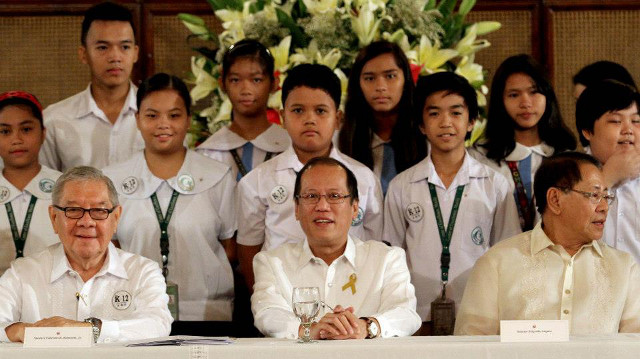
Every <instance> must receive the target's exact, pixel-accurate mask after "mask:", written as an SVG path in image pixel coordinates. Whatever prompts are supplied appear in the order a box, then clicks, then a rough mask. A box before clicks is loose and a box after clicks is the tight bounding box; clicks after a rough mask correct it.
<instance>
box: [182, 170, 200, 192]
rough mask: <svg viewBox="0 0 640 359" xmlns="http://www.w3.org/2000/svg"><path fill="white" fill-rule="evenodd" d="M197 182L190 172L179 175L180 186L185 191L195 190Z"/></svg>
mask: <svg viewBox="0 0 640 359" xmlns="http://www.w3.org/2000/svg"><path fill="white" fill-rule="evenodd" d="M195 186H196V183H195V182H194V181H193V177H191V175H188V174H183V175H180V176H179V177H178V187H180V189H181V190H183V191H187V192H189V191H193V188H194V187H195Z"/></svg>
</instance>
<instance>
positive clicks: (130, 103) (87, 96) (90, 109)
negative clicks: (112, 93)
mask: <svg viewBox="0 0 640 359" xmlns="http://www.w3.org/2000/svg"><path fill="white" fill-rule="evenodd" d="M137 91H138V88H137V87H136V86H135V85H134V84H133V82H131V81H129V92H128V93H127V99H126V100H125V102H124V106H123V108H122V110H121V111H120V113H124V112H126V111H133V112H137V111H138V105H137V103H136V93H137ZM89 114H94V115H95V116H97V117H101V116H104V112H103V111H102V110H101V109H100V108H99V107H98V104H97V103H96V100H95V99H94V98H93V95H92V94H91V83H89V86H87V88H86V89H85V90H84V91H82V92H81V101H80V102H79V103H78V107H77V108H76V115H77V116H76V117H77V118H83V117H86V116H88V115H89Z"/></svg>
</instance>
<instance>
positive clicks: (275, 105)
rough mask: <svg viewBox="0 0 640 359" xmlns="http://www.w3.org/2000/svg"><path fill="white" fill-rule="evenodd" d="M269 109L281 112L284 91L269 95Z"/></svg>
mask: <svg viewBox="0 0 640 359" xmlns="http://www.w3.org/2000/svg"><path fill="white" fill-rule="evenodd" d="M267 107H268V108H272V109H274V110H280V109H281V108H282V90H278V91H276V92H274V93H272V94H271V95H269V101H267Z"/></svg>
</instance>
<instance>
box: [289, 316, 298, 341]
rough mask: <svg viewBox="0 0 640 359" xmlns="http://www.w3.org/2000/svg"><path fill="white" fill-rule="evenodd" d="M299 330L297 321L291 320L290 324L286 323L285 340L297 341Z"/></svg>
mask: <svg viewBox="0 0 640 359" xmlns="http://www.w3.org/2000/svg"><path fill="white" fill-rule="evenodd" d="M299 330H300V323H299V322H298V321H297V320H292V321H291V322H289V323H287V329H286V331H285V335H286V336H285V338H287V339H298V333H299Z"/></svg>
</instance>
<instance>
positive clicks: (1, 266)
mask: <svg viewBox="0 0 640 359" xmlns="http://www.w3.org/2000/svg"><path fill="white" fill-rule="evenodd" d="M60 175H61V173H60V172H58V171H55V170H52V169H50V168H48V167H46V166H42V168H41V169H40V172H39V173H38V174H37V175H36V176H35V177H34V178H33V179H32V180H31V181H30V182H29V184H27V185H26V186H25V188H24V190H22V191H20V190H18V189H17V188H16V187H15V186H14V185H12V184H11V182H9V181H7V179H6V178H4V176H2V174H1V173H0V275H1V274H2V273H4V271H5V270H7V269H8V268H9V265H10V264H11V261H12V260H14V259H15V258H16V246H15V243H14V241H13V235H12V234H11V225H10V224H9V217H8V215H7V207H6V204H7V203H11V207H12V209H13V215H14V217H15V220H16V226H17V227H18V234H22V227H23V226H24V219H25V217H26V215H27V209H28V208H29V202H30V201H31V197H32V196H35V197H37V198H38V200H37V201H36V205H35V207H34V208H33V216H32V217H31V223H30V225H29V232H28V233H27V240H26V242H25V243H24V253H23V255H24V256H30V255H32V254H35V253H38V252H40V251H42V250H44V249H45V248H47V247H48V246H50V245H52V244H54V243H57V242H59V241H60V240H59V239H58V235H57V234H55V232H54V231H53V226H52V225H51V220H50V219H49V205H50V204H51V191H52V189H53V185H54V184H55V181H56V180H57V179H58V177H60Z"/></svg>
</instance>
